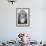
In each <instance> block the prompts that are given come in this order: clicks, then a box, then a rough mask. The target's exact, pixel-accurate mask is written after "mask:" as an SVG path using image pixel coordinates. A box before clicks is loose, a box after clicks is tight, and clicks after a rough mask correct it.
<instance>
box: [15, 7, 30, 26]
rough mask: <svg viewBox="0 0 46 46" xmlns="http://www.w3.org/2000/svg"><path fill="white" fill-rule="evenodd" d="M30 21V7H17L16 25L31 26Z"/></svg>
mask: <svg viewBox="0 0 46 46" xmlns="http://www.w3.org/2000/svg"><path fill="white" fill-rule="evenodd" d="M29 23H30V9H29V8H16V26H22V27H23V26H29Z"/></svg>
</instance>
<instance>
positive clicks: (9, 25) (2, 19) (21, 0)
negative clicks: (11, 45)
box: [0, 0, 46, 41]
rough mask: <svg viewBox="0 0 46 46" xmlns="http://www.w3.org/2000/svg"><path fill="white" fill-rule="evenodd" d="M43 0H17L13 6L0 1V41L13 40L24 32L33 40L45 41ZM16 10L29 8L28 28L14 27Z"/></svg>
mask: <svg viewBox="0 0 46 46" xmlns="http://www.w3.org/2000/svg"><path fill="white" fill-rule="evenodd" d="M45 2H46V1H45V0H17V2H16V3H14V5H12V4H11V3H9V2H7V0H0V40H11V39H12V40H15V38H16V37H17V34H18V33H19V32H26V33H28V34H30V35H31V38H32V39H33V40H37V41H40V40H46V36H45V35H46V13H45V12H46V9H45V5H46V4H45ZM16 8H30V27H16Z"/></svg>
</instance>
